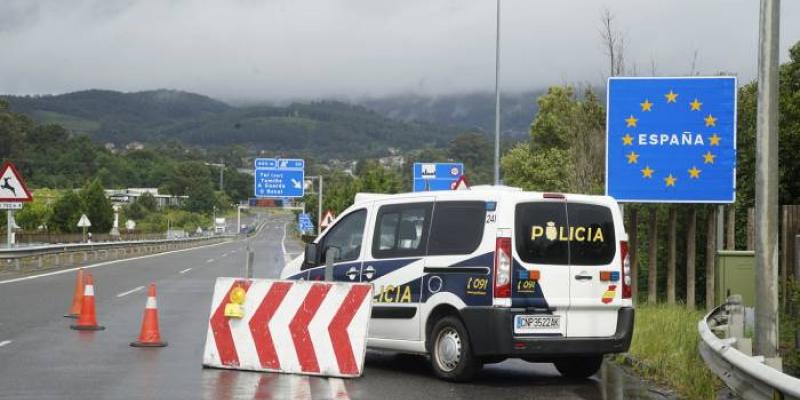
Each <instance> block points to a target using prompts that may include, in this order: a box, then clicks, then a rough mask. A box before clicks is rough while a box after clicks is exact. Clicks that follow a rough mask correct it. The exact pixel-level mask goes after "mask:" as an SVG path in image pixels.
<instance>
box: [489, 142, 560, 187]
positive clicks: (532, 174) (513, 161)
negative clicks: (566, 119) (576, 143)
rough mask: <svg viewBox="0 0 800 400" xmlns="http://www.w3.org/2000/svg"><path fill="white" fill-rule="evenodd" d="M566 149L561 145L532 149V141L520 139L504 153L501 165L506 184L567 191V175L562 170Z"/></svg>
mask: <svg viewBox="0 0 800 400" xmlns="http://www.w3.org/2000/svg"><path fill="white" fill-rule="evenodd" d="M566 158H567V153H566V152H565V151H564V150H562V149H559V148H555V147H551V148H548V149H544V150H540V151H536V152H531V149H530V144H528V143H520V144H518V145H516V146H515V147H514V148H512V149H511V150H510V151H509V152H507V153H506V154H505V155H503V158H502V160H501V166H502V168H503V179H504V181H505V183H506V184H508V185H511V186H517V187H520V188H522V189H524V190H533V191H541V192H543V191H552V192H566V191H568V190H569V182H568V179H567V175H566V174H565V173H564V171H563V165H564V161H563V160H564V159H566Z"/></svg>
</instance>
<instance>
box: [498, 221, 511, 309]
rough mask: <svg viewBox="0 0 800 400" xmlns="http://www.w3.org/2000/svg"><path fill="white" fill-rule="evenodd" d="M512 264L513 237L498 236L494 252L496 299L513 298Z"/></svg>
mask: <svg viewBox="0 0 800 400" xmlns="http://www.w3.org/2000/svg"><path fill="white" fill-rule="evenodd" d="M500 234H501V233H499V232H498V235H500ZM511 264H512V262H511V236H510V235H508V236H502V237H501V236H498V238H497V241H496V242H495V252H494V297H495V298H509V297H511Z"/></svg>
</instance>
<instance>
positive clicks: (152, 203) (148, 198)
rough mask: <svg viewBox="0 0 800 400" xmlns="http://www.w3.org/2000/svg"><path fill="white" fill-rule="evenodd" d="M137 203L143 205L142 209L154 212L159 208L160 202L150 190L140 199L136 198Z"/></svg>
mask: <svg viewBox="0 0 800 400" xmlns="http://www.w3.org/2000/svg"><path fill="white" fill-rule="evenodd" d="M136 203H138V204H139V206H141V207H142V210H144V211H145V212H153V211H155V210H156V209H157V208H158V202H157V201H156V198H155V197H153V194H152V193H150V192H144V193H142V195H141V196H139V198H138V199H136Z"/></svg>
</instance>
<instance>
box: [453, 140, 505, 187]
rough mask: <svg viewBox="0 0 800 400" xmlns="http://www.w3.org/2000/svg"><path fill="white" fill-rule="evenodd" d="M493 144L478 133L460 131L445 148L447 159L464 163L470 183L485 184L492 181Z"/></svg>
mask: <svg viewBox="0 0 800 400" xmlns="http://www.w3.org/2000/svg"><path fill="white" fill-rule="evenodd" d="M493 152H494V145H493V144H492V143H489V140H488V139H487V138H486V136H484V135H482V134H480V133H462V134H461V135H458V136H456V137H455V139H453V140H452V141H451V142H450V146H449V147H448V149H447V156H448V158H449V159H451V160H454V161H456V162H463V163H464V170H465V171H466V174H467V176H468V177H469V181H470V183H472V184H487V183H491V181H492V172H493V171H492V166H493V165H494V163H493V160H494V156H493V154H494V153H493Z"/></svg>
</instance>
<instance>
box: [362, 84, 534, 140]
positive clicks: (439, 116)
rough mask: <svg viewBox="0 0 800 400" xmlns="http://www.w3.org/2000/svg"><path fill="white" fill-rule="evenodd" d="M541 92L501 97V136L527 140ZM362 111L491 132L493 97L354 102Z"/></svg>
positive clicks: (475, 95) (478, 94) (481, 94)
mask: <svg viewBox="0 0 800 400" xmlns="http://www.w3.org/2000/svg"><path fill="white" fill-rule="evenodd" d="M544 93H546V91H545V90H539V91H525V92H519V93H508V94H502V95H501V97H500V106H501V107H500V112H501V121H502V125H501V129H502V131H503V133H504V134H505V135H510V136H516V137H520V136H527V135H528V129H529V127H530V124H531V122H532V121H533V118H534V117H535V116H536V112H537V110H538V106H537V104H536V99H538V98H539V96H541V95H542V94H544ZM357 103H358V104H361V105H363V106H364V107H366V108H369V109H371V110H374V111H377V112H379V113H381V114H383V115H386V116H387V117H390V118H393V119H398V120H400V121H406V122H410V121H424V122H428V123H433V124H437V125H444V126H450V127H458V128H462V129H467V130H473V131H477V132H485V133H492V132H494V107H495V95H494V93H490V92H476V93H467V94H453V95H446V96H434V97H430V96H420V95H397V96H388V97H381V98H368V99H362V100H358V101H357Z"/></svg>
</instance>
